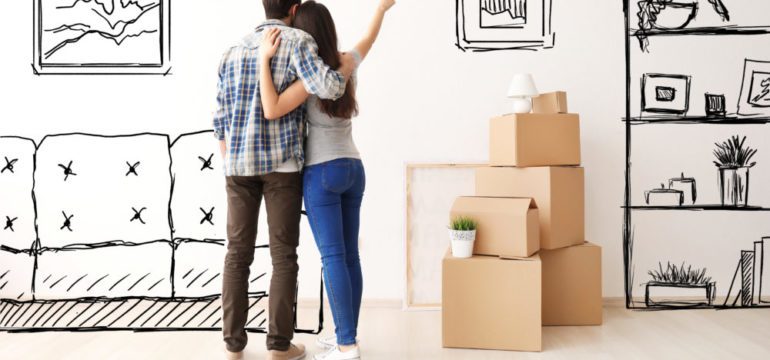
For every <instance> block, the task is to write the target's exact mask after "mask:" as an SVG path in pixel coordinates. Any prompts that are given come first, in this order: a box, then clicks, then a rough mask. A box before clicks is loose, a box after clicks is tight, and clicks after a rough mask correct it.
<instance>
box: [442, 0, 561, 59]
mask: <svg viewBox="0 0 770 360" xmlns="http://www.w3.org/2000/svg"><path fill="white" fill-rule="evenodd" d="M551 8H552V0H457V44H456V45H457V47H459V48H460V50H463V51H476V52H479V51H495V50H533V51H534V50H540V49H549V48H552V47H553V46H554V41H555V36H556V35H555V33H554V32H553V30H552V29H551Z"/></svg>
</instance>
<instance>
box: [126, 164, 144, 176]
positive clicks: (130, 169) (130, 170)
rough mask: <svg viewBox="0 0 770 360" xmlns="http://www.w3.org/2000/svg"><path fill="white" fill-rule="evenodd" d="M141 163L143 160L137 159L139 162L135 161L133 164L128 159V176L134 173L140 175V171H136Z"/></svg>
mask: <svg viewBox="0 0 770 360" xmlns="http://www.w3.org/2000/svg"><path fill="white" fill-rule="evenodd" d="M141 163H142V162H141V161H137V162H135V163H134V164H133V165H132V164H131V163H129V162H128V161H126V165H128V172H127V173H126V176H128V175H131V174H133V175H135V176H139V173H138V172H136V169H138V168H139V165H141Z"/></svg>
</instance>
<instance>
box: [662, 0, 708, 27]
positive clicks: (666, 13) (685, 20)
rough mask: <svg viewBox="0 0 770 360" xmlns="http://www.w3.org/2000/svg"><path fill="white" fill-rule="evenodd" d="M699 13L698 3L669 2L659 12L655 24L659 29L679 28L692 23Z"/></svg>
mask: <svg viewBox="0 0 770 360" xmlns="http://www.w3.org/2000/svg"><path fill="white" fill-rule="evenodd" d="M697 15H698V3H673V2H672V3H668V4H665V5H664V6H663V7H662V8H661V9H660V13H659V14H657V16H656V19H655V21H654V22H653V24H652V25H653V26H654V27H655V28H656V29H659V30H679V29H684V28H686V27H687V25H690V22H692V21H693V20H694V19H695V17H696V16H697Z"/></svg>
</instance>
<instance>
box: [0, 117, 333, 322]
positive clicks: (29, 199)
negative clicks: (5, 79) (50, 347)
mask: <svg viewBox="0 0 770 360" xmlns="http://www.w3.org/2000/svg"><path fill="white" fill-rule="evenodd" d="M94 149H99V150H98V151H94ZM217 151H218V148H217V144H216V140H215V139H214V137H213V134H212V132H211V131H201V132H196V133H190V134H185V135H182V136H180V137H179V138H177V139H176V140H174V141H171V139H170V137H169V136H168V135H164V134H155V133H141V134H135V135H125V136H100V135H93V134H84V133H72V134H60V135H49V136H46V137H45V138H43V139H42V140H41V141H40V142H39V143H36V142H35V141H33V140H31V139H25V138H21V137H11V136H0V159H2V160H3V162H2V164H3V165H2V170H1V171H0V195H1V196H2V199H3V201H2V202H0V219H2V220H3V221H2V223H0V225H2V226H0V331H9V332H39V331H82V330H89V331H93V330H98V331H108V330H133V331H157V330H166V331H168V330H218V329H219V328H220V327H221V318H220V316H221V315H220V309H221V308H220V294H221V284H222V268H223V263H224V257H225V251H226V249H225V241H226V240H225V237H226V236H225V234H226V230H225V228H226V218H227V217H226V214H227V211H226V209H227V206H226V204H227V202H226V196H225V194H224V188H225V184H224V176H223V174H222V173H221V168H222V165H221V163H220V162H221V157H220V156H219V155H218V154H217ZM6 200H8V201H6ZM261 218H262V219H263V220H264V216H261ZM303 226H304V228H303V232H304V234H306V235H307V234H310V232H309V231H305V230H304V229H306V228H307V227H308V224H306V221H304V223H303ZM260 228H261V229H266V228H267V227H266V226H262V223H260ZM305 243H308V244H312V241H310V242H308V241H305ZM312 246H314V245H312ZM302 256H303V257H305V258H307V259H308V260H309V261H308V262H307V264H308V265H303V270H302V271H301V272H300V278H299V284H300V286H301V287H300V290H305V291H304V292H305V293H308V294H314V295H320V296H323V293H322V284H321V282H320V281H319V279H320V273H321V270H320V259H319V258H317V255H316V257H315V258H314V257H312V256H311V255H310V254H303V255H302ZM312 264H317V265H316V266H312ZM250 271H251V277H250V281H249V298H250V299H249V304H250V307H249V321H248V325H247V327H248V330H249V331H252V332H264V331H265V328H266V321H267V318H266V311H267V300H266V298H267V297H268V296H269V293H268V290H269V282H270V277H271V273H272V270H271V260H270V252H269V246H268V244H267V233H266V232H261V233H260V235H259V237H258V239H257V243H256V244H255V257H254V262H253V264H252V266H251V268H250ZM321 302H323V300H322V299H321ZM297 311H307V310H299V309H298V310H297ZM310 311H311V314H313V315H315V314H319V315H318V316H319V317H318V318H317V322H315V323H298V324H296V327H297V329H298V331H299V332H307V333H317V332H320V330H321V328H322V324H323V319H322V317H321V315H320V309H315V310H313V309H311V310H310ZM302 318H303V319H311V321H312V318H313V316H303V317H302ZM305 321H306V320H305Z"/></svg>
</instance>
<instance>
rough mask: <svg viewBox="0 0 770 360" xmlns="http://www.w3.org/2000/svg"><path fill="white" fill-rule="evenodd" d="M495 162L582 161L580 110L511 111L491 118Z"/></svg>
mask: <svg viewBox="0 0 770 360" xmlns="http://www.w3.org/2000/svg"><path fill="white" fill-rule="evenodd" d="M489 163H490V165H492V166H519V167H527V166H554V165H580V117H579V116H578V115H577V114H511V115H505V116H501V117H496V118H493V119H491V120H490V122H489Z"/></svg>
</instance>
